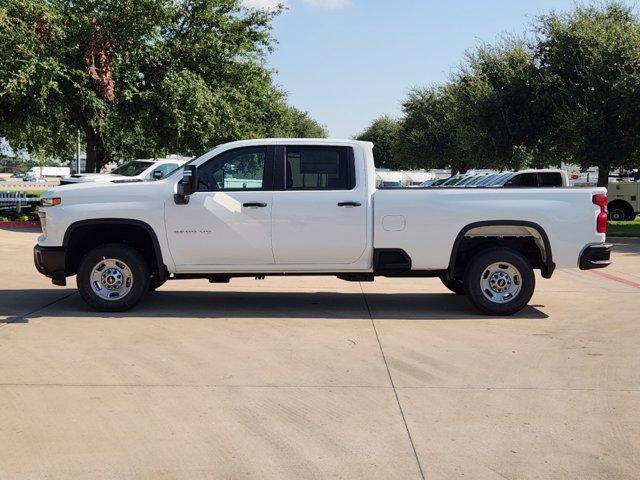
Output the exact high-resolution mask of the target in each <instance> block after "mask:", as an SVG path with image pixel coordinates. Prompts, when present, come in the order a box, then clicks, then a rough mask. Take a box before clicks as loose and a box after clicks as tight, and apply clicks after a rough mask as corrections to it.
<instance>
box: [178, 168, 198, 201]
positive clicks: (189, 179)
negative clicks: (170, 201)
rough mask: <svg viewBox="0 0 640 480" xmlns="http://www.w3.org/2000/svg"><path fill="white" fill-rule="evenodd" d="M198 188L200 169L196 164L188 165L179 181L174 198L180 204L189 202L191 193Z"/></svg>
mask: <svg viewBox="0 0 640 480" xmlns="http://www.w3.org/2000/svg"><path fill="white" fill-rule="evenodd" d="M197 189H198V169H197V167H196V166H195V165H187V166H186V167H184V172H183V173H182V180H180V182H179V183H178V189H177V193H176V194H175V195H174V200H175V202H176V203H177V204H178V205H186V204H187V203H189V195H191V194H192V193H195V191H196V190H197Z"/></svg>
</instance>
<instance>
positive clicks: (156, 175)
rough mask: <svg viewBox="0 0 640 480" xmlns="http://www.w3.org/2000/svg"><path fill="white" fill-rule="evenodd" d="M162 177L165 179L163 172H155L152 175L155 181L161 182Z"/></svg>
mask: <svg viewBox="0 0 640 480" xmlns="http://www.w3.org/2000/svg"><path fill="white" fill-rule="evenodd" d="M162 177H164V175H163V173H162V170H154V171H153V173H152V174H151V178H153V179H154V180H160V179H161V178H162Z"/></svg>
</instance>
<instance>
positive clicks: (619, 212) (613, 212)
mask: <svg viewBox="0 0 640 480" xmlns="http://www.w3.org/2000/svg"><path fill="white" fill-rule="evenodd" d="M608 210H609V220H615V221H620V220H627V221H633V220H635V218H636V215H637V214H638V213H640V181H638V180H633V179H631V178H629V179H620V180H618V181H611V180H610V181H609V206H608Z"/></svg>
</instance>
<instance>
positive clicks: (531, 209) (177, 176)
mask: <svg viewBox="0 0 640 480" xmlns="http://www.w3.org/2000/svg"><path fill="white" fill-rule="evenodd" d="M372 147H373V145H372V144H371V143H366V142H358V141H351V140H347V141H340V140H292V139H268V140H251V141H241V142H233V143H227V144H224V145H220V146H218V147H217V148H215V149H214V150H212V151H211V152H209V153H207V154H205V155H203V156H201V157H199V158H196V159H194V160H192V161H191V162H190V163H188V164H187V165H186V166H185V167H184V168H180V169H178V170H176V171H175V172H173V173H170V174H168V176H166V177H165V178H163V179H160V180H151V181H139V182H134V183H131V182H128V183H118V182H101V183H90V184H79V185H67V186H63V187H57V188H53V189H51V190H48V191H47V192H46V193H45V194H44V196H43V200H42V207H41V208H40V210H39V213H40V216H41V222H42V230H43V233H42V235H41V236H40V237H39V238H38V243H37V245H36V246H35V249H34V257H35V264H36V267H37V269H38V270H39V271H40V272H41V273H43V274H44V275H46V276H48V277H50V278H51V279H52V281H53V283H54V284H56V285H65V284H66V277H68V276H71V275H77V284H78V290H79V292H80V295H81V296H82V298H83V299H84V300H85V301H86V302H87V303H88V304H89V305H90V306H91V307H93V308H94V309H96V310H100V311H124V310H127V309H130V308H131V307H133V306H134V305H136V304H137V303H138V302H139V301H140V299H141V298H142V297H143V296H144V295H145V294H146V293H147V292H148V291H149V290H155V289H156V288H158V287H159V286H161V285H162V284H163V283H164V282H165V281H166V280H174V279H181V278H204V279H208V280H209V281H211V282H228V281H229V280H230V279H231V278H233V277H247V276H251V277H257V278H263V277H264V276H267V275H334V276H337V277H338V278H340V279H343V280H347V281H372V280H373V279H374V277H375V276H379V275H380V276H386V277H440V278H441V280H442V282H443V283H444V285H445V286H447V287H448V288H449V289H450V290H452V291H453V292H455V293H457V294H464V295H466V296H467V298H468V299H469V300H470V302H471V303H472V304H473V305H475V306H476V307H477V308H478V309H479V310H481V311H482V312H484V313H487V314H490V315H509V314H512V313H515V312H517V311H519V310H520V309H522V308H523V307H524V306H525V305H527V303H528V302H529V299H530V298H531V296H532V294H533V291H534V287H535V275H534V270H536V269H537V270H540V272H541V276H542V277H544V278H550V277H551V275H552V274H553V271H554V269H555V268H580V269H591V268H601V267H605V266H607V265H609V263H610V260H609V257H610V252H611V245H609V244H607V243H605V232H606V221H607V211H606V206H607V197H606V190H605V189H603V188H581V189H573V188H530V189H527V188H499V189H497V188H496V189H493V188H485V189H465V188H462V189H406V190H398V189H395V190H393V189H392V190H384V189H383V190H377V189H376V186H375V185H376V179H375V167H374V159H373V153H372Z"/></svg>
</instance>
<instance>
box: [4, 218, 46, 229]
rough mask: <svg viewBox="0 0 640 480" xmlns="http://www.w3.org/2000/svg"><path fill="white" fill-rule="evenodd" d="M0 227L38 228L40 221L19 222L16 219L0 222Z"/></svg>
mask: <svg viewBox="0 0 640 480" xmlns="http://www.w3.org/2000/svg"><path fill="white" fill-rule="evenodd" d="M0 228H31V229H33V228H37V229H39V228H40V222H38V221H33V222H20V221H18V220H16V221H10V222H0Z"/></svg>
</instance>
